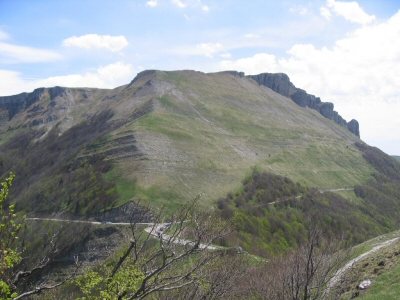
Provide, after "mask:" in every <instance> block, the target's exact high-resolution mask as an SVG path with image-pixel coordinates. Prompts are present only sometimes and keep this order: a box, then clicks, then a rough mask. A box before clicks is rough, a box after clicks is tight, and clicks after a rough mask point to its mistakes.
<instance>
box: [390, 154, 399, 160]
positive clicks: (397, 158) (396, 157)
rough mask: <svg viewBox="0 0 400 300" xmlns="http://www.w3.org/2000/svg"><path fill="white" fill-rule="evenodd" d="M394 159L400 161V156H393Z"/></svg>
mask: <svg viewBox="0 0 400 300" xmlns="http://www.w3.org/2000/svg"><path fill="white" fill-rule="evenodd" d="M392 157H393V158H394V159H395V160H397V161H400V156H397V155H392Z"/></svg>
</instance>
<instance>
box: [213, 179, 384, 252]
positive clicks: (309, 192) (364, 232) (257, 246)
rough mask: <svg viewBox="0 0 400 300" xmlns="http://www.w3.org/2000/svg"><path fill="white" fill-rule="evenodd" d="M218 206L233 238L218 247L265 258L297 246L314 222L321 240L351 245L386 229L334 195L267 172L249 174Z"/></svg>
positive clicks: (303, 239) (352, 204) (343, 199)
mask: <svg viewBox="0 0 400 300" xmlns="http://www.w3.org/2000/svg"><path fill="white" fill-rule="evenodd" d="M217 206H218V208H219V210H220V215H221V217H223V218H225V219H230V218H232V219H233V220H234V222H235V223H236V226H237V229H236V232H235V233H234V234H232V235H230V236H229V237H227V238H225V239H224V240H222V241H221V244H222V245H225V246H234V245H236V244H238V245H240V246H241V247H242V248H243V249H245V250H246V251H249V252H251V253H255V254H258V255H260V256H264V257H271V256H275V255H278V254H282V253H284V252H287V251H288V250H290V249H293V248H296V247H297V246H298V245H300V244H302V243H303V242H304V241H305V240H306V237H307V234H308V228H309V226H308V224H309V222H310V220H313V219H315V220H316V222H317V223H318V226H319V227H320V228H322V229H323V230H324V235H325V236H328V237H329V236H330V237H335V236H339V235H340V234H343V233H346V235H347V236H348V240H349V241H351V242H352V243H353V244H354V243H359V242H361V241H363V240H365V238H367V237H372V236H376V235H378V234H380V233H381V232H387V231H389V230H390V229H391V228H387V227H385V225H386V223H384V224H380V223H379V218H378V220H377V219H375V218H374V217H371V214H365V213H364V212H363V209H362V207H360V206H359V205H357V204H354V203H352V202H350V201H348V200H347V199H345V198H343V197H341V196H340V195H338V194H336V193H331V192H323V193H321V192H320V191H318V190H316V189H310V188H306V187H304V186H302V185H300V184H299V183H294V182H293V181H291V180H290V179H288V178H286V177H282V176H279V175H273V174H271V173H266V172H264V173H261V174H260V173H258V172H254V173H253V175H252V176H251V177H249V178H247V179H245V181H244V182H243V189H242V190H241V191H238V192H237V193H236V194H235V195H233V194H228V196H227V197H225V198H220V199H219V200H218V202H217Z"/></svg>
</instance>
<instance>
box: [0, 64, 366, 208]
mask: <svg viewBox="0 0 400 300" xmlns="http://www.w3.org/2000/svg"><path fill="white" fill-rule="evenodd" d="M154 76H156V79H157V80H158V81H157V80H156V81H152V84H157V82H160V81H164V84H165V85H163V86H162V93H161V92H160V93H156V92H154V91H156V90H160V89H157V88H152V87H151V86H150V85H149V84H147V83H146V82H145V81H144V80H143V81H141V80H139V81H137V82H136V83H135V84H134V85H133V86H131V87H130V88H129V89H124V88H119V89H116V90H113V91H106V90H97V89H96V90H95V89H93V92H92V98H91V99H90V101H86V102H85V101H83V102H80V101H79V100H78V97H81V94H82V93H83V92H82V91H81V90H76V91H75V92H74V95H75V96H76V97H77V99H76V100H77V101H76V103H77V105H76V106H71V107H70V112H69V113H70V115H71V116H73V122H74V123H75V122H79V121H80V120H85V119H86V118H87V115H93V114H94V113H95V112H96V111H99V110H101V109H103V108H105V107H108V106H110V105H111V104H110V103H111V102H110V101H112V108H113V110H114V111H115V116H114V117H113V119H112V120H111V121H121V120H123V121H124V123H123V125H121V126H120V127H118V128H116V129H113V130H111V131H110V132H109V133H108V134H107V136H106V137H105V139H104V140H101V139H98V140H96V141H93V142H92V144H91V145H90V146H88V147H86V148H85V150H84V151H80V153H79V155H81V156H90V155H93V154H95V153H97V154H99V153H112V154H109V156H108V157H107V159H110V160H112V161H114V162H115V167H114V169H113V170H112V171H111V172H109V173H107V174H106V178H107V179H111V180H115V183H116V185H117V189H118V191H119V193H120V195H121V197H120V198H119V200H118V205H120V204H123V203H125V202H126V201H129V200H131V199H133V198H136V199H137V198H141V199H142V200H143V201H144V202H146V203H147V204H154V205H167V206H171V207H173V206H177V205H178V204H179V203H181V202H182V201H187V200H190V199H192V198H193V197H194V196H195V195H197V194H199V193H203V197H202V202H203V204H204V206H205V207H210V206H211V205H213V203H214V201H215V200H216V199H217V198H218V197H221V196H224V195H226V193H228V192H230V191H234V190H235V189H236V188H237V187H238V186H239V185H240V184H241V181H242V179H243V178H244V177H245V176H246V174H248V173H249V172H250V171H251V167H252V166H256V167H257V168H259V169H260V170H262V171H263V170H267V171H272V172H274V173H276V174H281V175H284V176H287V177H289V178H291V179H292V180H294V181H298V182H300V183H302V184H305V185H307V186H311V187H318V188H340V187H345V186H346V187H347V186H354V185H357V184H364V183H366V182H367V180H368V178H369V177H370V174H371V173H372V172H373V168H371V167H370V166H369V164H368V163H367V162H366V161H365V159H364V158H363V157H362V154H361V153H360V151H358V149H356V148H355V147H354V146H353V143H354V142H356V141H358V138H357V137H356V136H354V135H353V134H352V133H350V132H349V131H348V130H347V129H346V128H343V127H340V126H338V125H337V124H335V123H334V122H333V121H331V120H328V119H326V118H324V117H323V116H321V115H320V114H318V113H316V112H314V111H311V110H308V109H304V108H301V107H299V106H297V105H296V104H295V103H294V102H293V101H292V100H290V99H287V98H285V97H282V96H279V95H274V94H273V93H266V92H265V91H264V90H263V88H261V87H259V86H258V85H257V84H254V83H252V82H251V81H248V80H247V79H244V78H243V79H240V78H238V77H233V76H231V75H228V74H218V73H215V74H204V73H201V72H193V71H175V72H158V73H157V74H155V75H154ZM154 82H155V83H154ZM168 86H171V88H170V89H169V88H168ZM139 88H141V90H140V93H139V94H138V95H139V96H135V91H137V90H138V89H139ZM146 89H147V90H146ZM176 89H178V90H179V92H178V93H177V92H176ZM117 92H118V93H117ZM107 94H110V95H114V94H115V95H116V97H115V98H113V99H112V100H106V101H103V99H104V97H105V96H106V95H107ZM151 103H153V104H151ZM145 104H146V105H147V104H151V105H147V106H148V107H151V108H149V109H148V110H146V111H145V112H144V114H143V115H140V114H134V113H135V112H137V111H136V109H138V110H140V109H141V108H143V107H145V106H146V105H145ZM147 106H146V107H147ZM133 115H135V116H136V117H135V118H132V116H133ZM139 115H140V117H138V116H139ZM11 125H12V126H14V124H11ZM8 134H10V133H8ZM129 136H130V137H132V138H131V140H129V139H125V140H123V139H121V138H124V137H129ZM3 137H4V138H8V136H4V133H3V136H2V137H1V140H3ZM130 146H132V147H131V148H132V149H134V148H135V149H137V152H138V153H137V154H138V156H137V157H134V156H130V155H131V154H132V153H130V152H129V151H131V150H129V147H130ZM114 150H115V151H114ZM132 151H133V150H132ZM0 158H1V157H0ZM343 195H344V196H348V197H349V199H354V196H353V195H351V194H350V193H343Z"/></svg>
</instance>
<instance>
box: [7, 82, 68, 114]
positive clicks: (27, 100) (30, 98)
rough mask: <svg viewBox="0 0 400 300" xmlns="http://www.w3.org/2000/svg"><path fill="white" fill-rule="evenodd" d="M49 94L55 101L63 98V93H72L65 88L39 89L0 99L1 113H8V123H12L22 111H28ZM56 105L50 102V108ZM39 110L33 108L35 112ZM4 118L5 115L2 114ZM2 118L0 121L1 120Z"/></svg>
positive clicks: (51, 99)
mask: <svg viewBox="0 0 400 300" xmlns="http://www.w3.org/2000/svg"><path fill="white" fill-rule="evenodd" d="M46 92H48V97H49V98H50V101H53V100H54V99H55V98H56V97H58V96H61V95H62V94H63V93H68V92H69V93H70V91H69V90H68V89H66V88H63V87H59V86H56V87H53V88H38V89H35V90H34V91H33V92H32V93H21V94H18V95H13V96H4V97H0V111H3V112H6V115H7V117H8V121H10V120H11V119H12V118H13V117H14V116H15V115H16V114H18V113H19V112H21V111H24V110H27V109H28V108H29V107H30V106H32V104H34V103H36V102H38V101H39V100H40V99H41V98H42V97H43V96H45V94H47V93H46ZM55 105H56V103H54V102H50V104H49V106H55ZM36 110H38V108H35V107H34V108H33V109H32V110H31V111H32V112H35V111H36ZM2 116H3V118H4V114H2ZM1 118H2V117H1V116H0V120H1Z"/></svg>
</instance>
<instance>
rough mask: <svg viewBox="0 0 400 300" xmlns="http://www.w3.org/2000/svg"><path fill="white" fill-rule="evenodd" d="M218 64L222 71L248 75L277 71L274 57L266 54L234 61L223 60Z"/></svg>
mask: <svg viewBox="0 0 400 300" xmlns="http://www.w3.org/2000/svg"><path fill="white" fill-rule="evenodd" d="M220 64H221V67H222V69H223V70H237V71H243V72H245V73H246V74H248V75H253V74H259V73H263V72H269V73H274V72H277V70H278V68H277V63H276V58H275V55H272V54H266V53H260V54H256V55H254V56H252V57H248V58H241V59H238V60H236V61H232V60H224V61H222V62H221V63H220ZM262 70H263V71H262Z"/></svg>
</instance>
